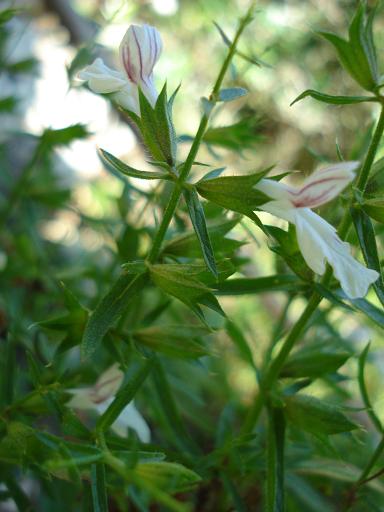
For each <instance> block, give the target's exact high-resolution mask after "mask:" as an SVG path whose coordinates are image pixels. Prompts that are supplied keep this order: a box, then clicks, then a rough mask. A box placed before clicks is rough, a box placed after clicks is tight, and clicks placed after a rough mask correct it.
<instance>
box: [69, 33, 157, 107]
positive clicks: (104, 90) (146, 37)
mask: <svg viewBox="0 0 384 512" xmlns="http://www.w3.org/2000/svg"><path fill="white" fill-rule="evenodd" d="M161 49H162V42H161V38H160V34H159V32H158V31H157V30H156V28H154V27H151V26H149V25H143V26H139V25H131V26H130V27H129V28H128V30H127V32H126V33H125V36H124V37H123V40H122V41H121V44H120V48H119V54H120V64H121V70H120V71H116V70H113V69H110V68H109V67H108V66H106V65H105V64H104V62H103V61H102V59H100V58H98V59H96V60H95V61H94V62H93V63H92V64H91V65H90V66H87V67H86V68H85V69H83V70H82V71H80V73H79V74H78V77H79V78H80V79H81V80H85V81H87V82H88V85H89V87H90V89H92V91H94V92H96V93H101V94H113V98H114V100H115V101H117V103H119V104H120V105H121V106H122V107H124V108H126V109H127V110H131V111H132V112H135V113H136V114H137V115H140V107H139V94H138V88H139V87H140V89H141V90H142V91H143V93H144V94H145V96H146V97H147V99H148V101H149V102H150V103H151V105H152V106H154V105H155V103H156V99H157V96H158V93H157V90H156V87H155V84H154V82H153V68H154V66H155V64H156V62H157V61H158V59H159V57H160V53H161Z"/></svg>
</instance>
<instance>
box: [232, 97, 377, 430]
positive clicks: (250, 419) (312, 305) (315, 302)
mask: <svg viewBox="0 0 384 512" xmlns="http://www.w3.org/2000/svg"><path fill="white" fill-rule="evenodd" d="M383 131H384V105H383V106H382V109H381V113H380V117H379V120H378V123H377V125H376V128H375V131H374V134H373V137H372V140H371V143H370V145H369V148H368V152H367V155H366V157H365V160H364V163H363V165H362V167H361V168H360V172H359V175H358V177H357V181H356V188H357V189H358V190H359V191H360V192H361V193H364V190H365V187H366V185H367V182H368V178H369V173H370V170H371V168H372V164H373V161H374V159H375V156H376V153H377V149H378V146H379V143H380V140H381V137H382V135H383ZM352 201H353V199H351V202H352ZM350 225H351V218H350V214H349V208H346V210H345V214H344V217H343V219H342V221H341V223H340V226H339V229H338V232H339V235H340V237H341V238H342V239H343V238H345V237H346V235H347V233H348V230H349V227H350ZM331 278H332V269H331V268H330V267H329V266H328V268H327V270H326V272H325V274H324V277H323V279H322V280H321V284H322V285H323V286H327V285H328V284H329V283H330V280H331ZM322 298H323V297H322V295H320V294H319V293H317V292H313V294H312V296H311V298H310V299H309V302H308V304H307V306H306V308H305V309H304V311H303V313H302V314H301V316H300V318H299V319H298V320H297V322H296V324H295V325H294V326H293V328H292V330H291V332H290V333H289V334H288V336H287V337H286V339H285V341H284V343H283V345H282V346H281V348H280V351H279V353H278V354H277V356H276V358H275V359H274V360H273V361H272V363H271V364H270V366H269V368H268V370H267V372H266V373H265V375H264V377H263V379H262V382H261V385H260V390H259V394H258V395H257V397H256V400H255V402H254V404H253V406H252V408H251V409H250V410H249V413H248V416H247V417H246V420H245V423H244V425H243V428H242V432H243V433H247V432H250V431H251V430H252V429H253V427H254V425H255V424H256V422H257V420H258V418H259V416H260V413H261V411H262V409H263V406H264V404H265V402H266V398H267V395H268V392H269V391H270V389H271V388H272V387H273V385H274V383H275V381H276V380H277V378H278V377H279V373H280V371H281V369H282V367H283V365H284V363H285V361H286V360H287V358H288V356H289V354H290V352H291V350H292V349H293V347H294V346H295V344H296V342H297V341H298V340H299V339H300V337H301V335H302V334H303V332H304V330H305V328H306V326H307V322H308V321H309V319H310V318H311V316H312V314H313V313H314V312H315V311H316V309H317V307H318V306H319V304H320V302H321V301H322Z"/></svg>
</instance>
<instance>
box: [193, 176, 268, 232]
mask: <svg viewBox="0 0 384 512" xmlns="http://www.w3.org/2000/svg"><path fill="white" fill-rule="evenodd" d="M270 170H271V167H269V168H268V169H265V170H263V171H260V172H257V173H252V174H249V175H244V176H220V177H218V178H215V177H214V178H210V179H207V178H205V179H202V180H200V181H199V182H197V183H196V189H197V191H198V192H199V194H200V195H201V196H202V197H204V198H205V199H208V201H212V202H213V203H215V204H218V205H219V206H221V207H223V208H226V209H228V210H232V211H235V212H238V213H241V214H243V215H246V216H247V217H249V218H250V219H252V220H253V221H254V222H256V223H257V224H259V220H258V218H257V216H256V215H255V213H254V210H255V209H256V208H257V207H259V206H261V205H262V204H264V203H265V202H267V201H269V198H268V197H267V196H266V195H265V194H263V193H262V192H260V191H259V190H257V189H256V188H254V185H256V184H257V183H258V182H259V181H260V180H261V179H262V178H263V177H264V176H265V175H266V174H267V173H268V172H269V171H270Z"/></svg>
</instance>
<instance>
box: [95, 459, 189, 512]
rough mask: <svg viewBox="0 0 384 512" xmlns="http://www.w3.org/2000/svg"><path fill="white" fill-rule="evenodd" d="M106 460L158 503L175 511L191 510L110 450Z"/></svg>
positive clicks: (118, 472) (184, 511)
mask: <svg viewBox="0 0 384 512" xmlns="http://www.w3.org/2000/svg"><path fill="white" fill-rule="evenodd" d="M104 462H105V464H106V465H107V466H109V467H110V468H111V469H112V470H113V471H114V472H115V473H117V474H118V475H119V476H120V477H121V478H123V480H125V481H126V482H127V483H128V484H134V485H136V486H137V487H140V488H141V489H143V490H144V491H146V492H148V494H149V495H150V496H151V497H152V498H153V499H154V500H156V503H157V504H159V505H160V504H161V505H164V507H167V510H172V511H174V512H187V511H188V510H189V509H188V508H187V507H186V506H185V505H183V504H182V503H179V502H178V501H176V500H174V499H173V498H172V497H171V496H169V494H167V493H166V492H164V491H163V490H162V489H159V488H158V487H156V486H155V485H153V484H152V483H151V482H150V481H149V480H147V479H144V478H140V477H139V476H138V475H137V474H136V473H135V470H134V469H131V468H128V467H127V466H126V465H125V464H124V463H123V462H122V461H121V460H119V459H118V458H116V457H114V456H113V455H112V454H111V453H110V452H106V453H105V455H104Z"/></svg>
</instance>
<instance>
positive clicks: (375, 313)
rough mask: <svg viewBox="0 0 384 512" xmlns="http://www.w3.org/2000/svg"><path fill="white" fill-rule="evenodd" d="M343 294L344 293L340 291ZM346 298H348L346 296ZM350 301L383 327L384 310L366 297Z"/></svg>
mask: <svg viewBox="0 0 384 512" xmlns="http://www.w3.org/2000/svg"><path fill="white" fill-rule="evenodd" d="M340 294H341V295H342V293H341V292H340ZM343 297H344V298H346V299H348V298H347V297H346V296H343ZM349 302H350V303H351V304H352V305H353V306H354V308H355V309H357V310H358V311H361V312H362V313H364V314H365V315H366V316H367V317H368V318H370V319H371V320H373V321H374V322H375V323H376V324H377V325H379V326H380V327H381V328H383V327H384V312H383V310H382V309H379V308H378V307H376V306H375V305H374V304H372V303H371V302H368V301H367V300H366V299H349Z"/></svg>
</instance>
